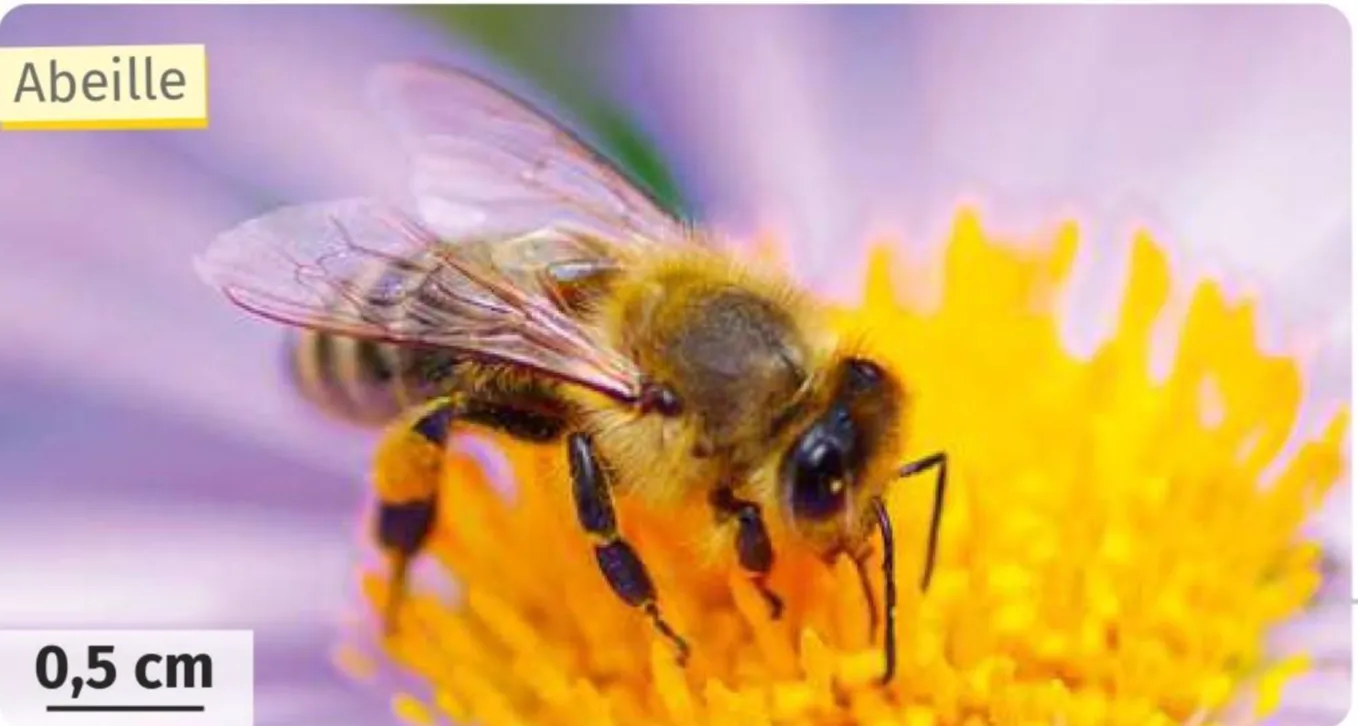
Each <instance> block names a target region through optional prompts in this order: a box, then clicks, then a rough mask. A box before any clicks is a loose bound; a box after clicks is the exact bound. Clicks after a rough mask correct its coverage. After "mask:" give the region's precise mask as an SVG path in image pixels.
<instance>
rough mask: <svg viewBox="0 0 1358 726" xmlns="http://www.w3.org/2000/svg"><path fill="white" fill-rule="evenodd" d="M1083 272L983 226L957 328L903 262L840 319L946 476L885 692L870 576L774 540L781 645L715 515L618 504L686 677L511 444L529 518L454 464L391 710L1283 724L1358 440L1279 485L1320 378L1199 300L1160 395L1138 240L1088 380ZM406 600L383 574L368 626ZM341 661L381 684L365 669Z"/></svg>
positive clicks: (1321, 445) (972, 247) (1218, 295)
mask: <svg viewBox="0 0 1358 726" xmlns="http://www.w3.org/2000/svg"><path fill="white" fill-rule="evenodd" d="M1077 246H1078V239H1077V235H1076V232H1075V229H1074V228H1073V227H1070V228H1067V229H1065V230H1064V231H1063V232H1062V233H1061V234H1059V235H1057V237H1056V239H1055V243H1054V244H1053V245H1050V246H1047V247H1046V248H1043V249H1040V250H1035V249H1028V248H1025V249H1022V250H1020V249H1017V248H1012V247H1008V246H1004V245H1000V244H997V243H995V242H994V241H992V240H989V239H987V238H986V237H985V236H984V235H983V234H982V231H981V229H980V226H979V224H978V222H977V220H976V219H975V217H974V216H972V215H971V214H963V215H962V216H961V217H959V220H958V223H957V225H956V227H955V230H954V233H953V236H952V238H951V240H950V244H949V246H948V247H947V251H946V256H945V260H944V265H943V271H942V278H941V283H942V284H941V291H942V296H941V300H940V301H939V303H938V304H937V305H935V306H932V307H931V309H930V310H928V311H927V312H922V311H921V310H919V309H918V308H917V307H916V306H913V305H910V304H908V303H907V302H905V301H904V300H905V295H904V294H903V292H902V291H903V289H905V288H908V287H909V285H910V284H911V283H910V281H911V280H912V279H919V278H920V276H923V275H937V274H939V273H938V272H937V271H933V270H926V269H922V268H920V267H909V266H902V265H898V264H897V263H896V262H893V261H892V259H891V258H890V257H889V256H888V255H887V254H886V253H885V251H883V252H881V253H880V254H877V255H875V256H874V258H873V261H872V264H871V267H870V271H869V274H868V280H867V282H866V287H865V296H864V300H863V302H862V303H861V304H860V305H858V306H856V307H853V308H852V309H845V310H842V311H840V316H841V317H842V322H843V324H844V325H845V326H846V328H852V329H855V330H866V331H867V332H868V333H869V334H870V335H871V336H872V338H871V339H872V340H873V341H874V345H875V348H876V350H878V351H879V353H880V355H882V356H883V358H884V362H885V363H886V364H887V365H890V366H892V367H893V368H894V369H895V370H896V371H898V373H899V374H900V375H901V376H902V378H903V379H904V380H906V381H907V382H908V383H909V385H910V387H911V390H912V392H913V397H912V409H911V420H910V422H909V423H910V425H909V426H908V431H909V436H910V440H909V442H908V446H909V449H910V450H911V451H912V452H915V453H917V454H921V455H922V454H927V453H932V452H934V451H939V450H945V451H947V452H948V453H949V456H950V466H951V471H950V477H951V478H950V490H949V499H948V505H947V509H946V512H945V515H944V523H943V527H942V535H941V541H940V547H939V561H938V564H937V570H936V572H935V576H934V582H933V585H932V586H931V588H930V590H929V591H928V593H927V594H925V595H921V594H920V593H919V592H918V591H916V590H915V589H913V588H911V587H910V583H913V582H917V581H918V575H919V568H920V567H921V565H922V560H923V548H924V542H925V537H924V534H925V532H926V530H927V522H928V511H929V505H930V500H929V496H930V491H929V490H930V488H929V487H927V486H923V485H919V484H913V485H912V484H902V485H899V486H898V487H897V489H896V490H895V491H894V492H893V493H892V495H891V498H890V502H889V507H890V510H891V513H892V517H893V519H894V521H895V522H896V532H897V548H898V551H897V552H896V557H897V562H898V567H899V580H900V583H901V585H900V586H901V592H900V602H899V608H898V620H899V635H898V640H899V647H900V663H899V668H898V672H897V676H896V678H895V680H894V681H893V682H892V684H891V685H890V686H889V687H887V688H882V687H881V686H879V685H878V684H877V682H876V679H877V677H878V676H879V674H880V672H881V668H882V653H881V648H880V642H879V640H878V639H877V638H879V637H880V635H879V636H877V638H875V637H874V636H873V635H872V634H871V633H870V627H871V623H870V621H869V616H868V613H867V610H866V608H865V605H864V601H863V593H862V591H861V589H860V587H859V583H858V580H857V577H856V573H855V570H854V568H853V566H852V563H849V562H839V563H837V564H833V565H827V564H825V563H822V562H821V561H820V560H818V559H815V558H813V557H811V556H810V555H808V554H805V553H801V552H798V551H797V550H796V549H795V548H793V547H792V546H791V545H788V544H786V543H776V544H777V545H780V550H779V560H778V565H777V567H776V569H775V571H774V573H773V576H772V579H771V583H770V584H771V585H772V587H773V588H774V589H775V590H777V591H778V592H779V593H780V594H782V595H783V597H784V599H785V601H786V610H785V614H784V617H783V618H782V619H781V620H778V621H772V620H770V619H769V616H768V610H767V608H766V607H765V604H764V602H763V601H762V599H761V597H760V595H759V593H758V592H757V590H755V589H754V587H753V586H752V585H751V584H750V583H749V581H748V580H747V578H746V577H745V576H744V575H742V574H741V573H740V572H738V571H736V570H735V569H734V568H733V567H731V566H730V565H728V564H725V563H718V564H716V565H713V566H697V565H695V563H696V562H697V561H698V560H699V558H698V557H697V556H695V547H698V546H699V545H698V543H696V542H695V541H694V539H693V536H692V533H693V532H694V531H696V530H695V529H694V528H692V527H690V526H689V525H690V524H693V523H695V522H697V521H698V518H701V517H707V516H710V515H709V514H708V513H707V512H706V511H697V510H696V508H695V510H694V511H680V512H677V513H676V512H673V511H668V510H667V511H663V512H657V511H649V510H647V509H644V508H642V506H641V505H638V504H634V503H630V502H628V501H626V500H623V501H621V502H620V503H619V517H620V520H621V522H622V527H623V530H624V532H625V534H626V535H627V536H628V538H629V539H630V540H631V541H633V542H634V543H635V544H636V546H637V549H638V551H639V552H640V553H641V555H642V556H643V558H644V559H645V560H646V562H647V563H648V565H649V567H650V568H651V571H652V574H653V576H654V579H655V581H656V586H657V589H658V591H659V593H660V600H661V602H662V604H663V606H664V608H665V611H666V614H667V616H668V618H669V619H670V620H671V622H672V623H673V625H674V626H675V628H676V629H677V630H678V631H680V632H681V633H683V634H684V635H685V636H686V637H687V638H688V639H689V641H690V643H691V644H692V646H693V649H694V650H693V657H692V659H691V661H690V663H689V664H688V666H687V667H686V668H680V667H679V666H678V665H677V664H676V663H675V662H674V659H673V653H672V651H671V650H670V649H669V648H668V646H667V644H666V643H665V642H664V641H663V640H662V639H660V638H658V637H657V636H656V635H655V633H654V632H653V630H652V628H651V627H650V624H649V623H648V621H647V620H646V618H645V617H644V615H643V614H641V613H640V612H637V611H635V610H633V609H630V608H628V607H626V606H625V605H624V604H622V603H621V602H620V601H618V599H617V598H616V597H615V596H614V595H613V594H612V592H611V591H610V590H609V588H608V586H607V585H606V584H605V582H604V580H603V578H602V577H601V576H600V574H599V572H598V570H597V567H596V564H595V561H594V557H593V555H592V554H591V550H590V546H589V541H588V540H587V538H586V536H585V535H584V534H583V533H582V532H580V531H579V529H578V527H577V526H576V522H575V517H574V512H573V509H572V504H571V500H570V487H569V485H568V483H567V480H566V472H565V468H564V462H563V460H562V459H563V457H562V456H561V454H560V452H557V451H553V450H550V449H540V448H533V447H529V446H527V445H523V444H517V443H514V442H509V441H505V442H502V449H503V451H504V452H505V453H506V455H507V457H508V459H509V461H510V463H511V467H512V470H513V479H514V482H515V487H514V491H513V492H512V494H510V495H508V496H506V495H505V494H504V492H503V491H502V490H501V489H500V488H497V486H496V485H495V483H494V482H492V481H490V479H489V477H488V476H487V475H485V474H483V472H482V470H481V468H480V467H478V466H477V464H476V462H475V460H473V459H472V458H471V457H469V456H466V455H463V454H453V455H452V465H451V466H450V467H449V469H450V470H449V472H448V476H447V484H446V486H447V488H448V490H447V492H446V494H445V495H444V496H443V497H442V501H444V502H447V503H448V504H447V505H446V506H444V507H443V509H442V512H441V521H440V525H439V527H438V530H437V533H436V535H435V539H434V542H433V543H432V545H431V547H430V550H429V554H428V557H431V558H433V559H434V560H435V561H436V562H437V563H438V565H439V566H440V567H442V568H445V569H446V570H447V571H448V572H449V573H450V574H451V575H452V576H453V577H454V578H455V579H456V580H457V581H458V582H459V583H460V594H459V595H458V596H457V597H456V598H451V599H450V598H447V597H443V596H440V595H436V594H433V593H432V592H430V591H427V590H421V589H420V587H419V584H418V583H415V590H414V592H413V593H412V594H411V597H410V599H409V601H408V606H407V607H406V608H405V609H404V610H403V613H404V614H403V618H402V620H401V624H400V625H401V627H400V629H399V630H398V631H397V634H396V635H394V636H393V637H391V638H389V639H387V640H385V641H383V643H382V645H381V646H378V648H380V650H381V651H382V652H381V654H380V655H381V656H384V657H385V658H386V659H389V660H390V661H391V662H393V663H395V664H397V665H398V666H399V667H400V668H401V669H403V670H404V671H405V672H406V673H407V675H409V676H411V677H413V678H414V680H415V681H416V683H417V684H418V687H417V688H415V689H414V691H415V693H417V694H419V695H418V696H416V695H411V694H410V693H406V692H402V693H400V694H394V695H393V709H394V711H395V712H396V713H397V714H398V715H399V716H400V717H401V718H402V719H403V720H405V721H407V722H409V723H412V724H422V725H423V724H431V723H464V722H476V723H481V724H485V725H486V726H509V725H510V724H531V725H533V726H547V725H548V724H561V725H562V726H567V725H570V726H576V725H578V724H590V725H591V726H604V725H606V724H676V725H679V726H692V725H694V724H714V725H717V724H732V725H735V724H741V725H742V726H744V725H749V724H873V725H878V724H880V725H886V724H903V725H907V726H942V725H944V724H961V725H965V726H973V725H976V726H979V725H981V724H992V723H994V724H1066V725H1069V726H1081V725H1086V724H1087V725H1090V726H1095V725H1097V726H1104V725H1105V724H1114V725H1116V724H1129V725H1130V724H1135V725H1136V726H1143V725H1145V724H1152V725H1154V724H1187V723H1193V724H1200V723H1212V722H1214V719H1216V718H1217V714H1218V713H1219V710H1220V709H1221V708H1222V707H1223V706H1224V705H1225V704H1227V703H1228V702H1232V701H1237V700H1240V699H1242V698H1245V699H1249V700H1254V701H1255V702H1256V703H1257V705H1258V706H1259V707H1260V708H1262V709H1264V710H1266V709H1267V708H1269V707H1272V706H1273V705H1275V704H1276V702H1277V696H1278V693H1279V692H1280V689H1282V688H1283V687H1284V686H1285V683H1286V681H1287V679H1288V678H1289V677H1291V676H1292V675H1294V674H1295V673H1296V672H1298V671H1299V670H1300V669H1301V668H1303V667H1304V665H1305V657H1304V655H1301V654H1277V653H1271V652H1268V651H1266V650H1265V648H1264V645H1263V644H1264V642H1265V640H1264V636H1265V635H1266V633H1267V632H1268V630H1269V629H1270V627H1272V626H1273V625H1275V624H1277V623H1279V622H1280V621H1282V620H1285V619H1288V618H1290V617H1295V616H1296V615H1297V614H1298V613H1299V612H1301V611H1302V610H1303V609H1305V608H1306V607H1307V606H1308V603H1309V601H1310V599H1311V598H1312V596H1313V595H1314V594H1315V592H1316V591H1317V588H1318V586H1319V584H1320V579H1321V574H1320V556H1319V554H1320V553H1319V549H1318V547H1317V546H1316V545H1315V544H1313V543H1309V542H1307V541H1305V540H1304V539H1303V538H1302V536H1301V534H1300V525H1301V524H1302V522H1303V520H1304V519H1305V518H1306V517H1307V516H1308V515H1309V514H1310V513H1311V512H1313V511H1314V509H1315V508H1316V507H1318V506H1319V505H1320V502H1321V499H1322V497H1323V495H1324V494H1325V493H1326V491H1327V490H1328V488H1329V487H1331V486H1332V485H1333V484H1334V483H1335V482H1336V481H1337V480H1338V479H1339V477H1340V476H1341V473H1342V469H1343V466H1344V461H1343V455H1342V448H1341V447H1342V445H1343V437H1344V435H1345V429H1346V426H1347V415H1346V413H1340V414H1337V415H1336V416H1335V417H1334V419H1333V420H1332V422H1331V423H1330V424H1329V426H1328V428H1326V429H1325V431H1324V432H1323V433H1322V434H1321V435H1320V436H1319V437H1317V438H1316V439H1315V440H1313V441H1309V442H1303V443H1302V444H1301V445H1300V447H1299V448H1297V449H1296V450H1295V452H1294V453H1290V454H1288V455H1287V456H1288V458H1287V459H1286V460H1285V461H1283V462H1281V466H1279V467H1277V471H1278V472H1279V473H1277V474H1276V475H1275V476H1272V477H1269V478H1265V471H1266V468H1267V467H1269V465H1270V464H1271V463H1273V460H1274V459H1275V458H1278V456H1279V455H1280V453H1282V452H1283V446H1284V444H1285V443H1286V442H1287V439H1288V437H1289V435H1290V433H1291V432H1292V430H1293V427H1294V424H1295V419H1296V417H1297V413H1298V405H1299V401H1300V397H1301V386H1302V381H1301V378H1300V373H1299V370H1298V367H1297V365H1296V363H1295V362H1294V361H1293V360H1291V359H1289V358H1286V357H1278V356H1273V355H1268V354H1265V353H1263V352H1261V351H1260V350H1259V348H1258V346H1257V343H1256V341H1255V321H1254V314H1255V313H1254V309H1253V308H1252V307H1251V306H1250V304H1249V303H1239V304H1235V303H1230V302H1228V300H1227V298H1226V297H1225V295H1224V294H1223V292H1222V290H1221V289H1220V288H1219V287H1218V286H1217V285H1215V284H1213V283H1210V282H1209V283H1204V284H1201V285H1199V286H1198V287H1196V288H1195V289H1194V291H1193V293H1194V294H1193V296H1192V302H1191V305H1190V307H1189V311H1188V313H1187V317H1186V319H1185V320H1184V322H1183V325H1182V328H1181V330H1180V331H1179V335H1178V336H1177V346H1176V350H1175V353H1174V356H1175V357H1174V359H1173V363H1172V366H1171V369H1170V372H1169V375H1168V376H1167V377H1156V376H1153V375H1152V374H1151V368H1150V364H1149V360H1150V349H1151V334H1152V327H1153V326H1154V325H1155V323H1156V321H1157V320H1158V319H1159V316H1160V315H1161V313H1162V309H1163V307H1164V305H1165V303H1166V300H1167V298H1168V296H1169V293H1170V291H1171V285H1172V283H1173V280H1172V277H1171V275H1170V271H1169V268H1168V265H1167V263H1166V260H1165V258H1164V256H1163V254H1162V253H1161V251H1160V250H1159V248H1158V247H1157V246H1156V244H1155V243H1154V242H1153V241H1152V240H1150V239H1149V238H1146V237H1142V238H1139V239H1137V240H1136V243H1135V247H1134V253H1133V257H1132V263H1131V266H1130V272H1129V279H1128V281H1127V285H1126V288H1125V292H1124V296H1123V300H1122V306H1121V311H1120V317H1119V320H1118V325H1117V328H1116V331H1115V333H1114V335H1113V336H1112V337H1111V338H1110V340H1109V341H1108V342H1107V343H1106V344H1104V345H1103V346H1102V347H1101V348H1100V349H1098V350H1097V351H1096V352H1095V353H1094V354H1093V355H1092V357H1084V358H1077V357H1076V356H1074V355H1072V354H1071V353H1069V352H1068V351H1067V350H1066V348H1064V347H1063V345H1062V342H1061V339H1060V333H1059V328H1058V319H1057V314H1056V310H1057V303H1058V298H1059V296H1060V293H1061V292H1062V290H1063V286H1064V284H1065V283H1066V281H1067V278H1068V275H1069V272H1070V268H1071V263H1072V260H1073V259H1074V256H1075V253H1076V250H1077ZM1204 387H1206V388H1207V389H1209V390H1210V391H1211V393H1210V395H1208V396H1204V394H1203V391H1204ZM1204 407H1207V409H1206V410H1205V409H1204ZM1204 414H1205V415H1204ZM874 572H875V570H874ZM385 583H386V575H385V572H382V571H377V570H374V571H371V572H368V573H366V574H365V577H364V589H365V595H366V598H367V599H368V601H369V604H370V607H371V608H372V610H373V612H374V613H375V614H380V613H382V612H383V609H384V607H385V603H386V598H387V595H388V593H387V591H386V584H385ZM875 586H876V587H877V588H879V592H880V586H881V583H880V580H877V581H876V582H875ZM374 627H376V626H374ZM356 640H361V638H357V639H356ZM350 646H351V648H358V647H360V646H358V645H357V644H354V643H351V644H350ZM377 655H378V654H374V656H377ZM343 660H344V661H345V662H346V663H348V664H349V668H348V669H349V670H365V669H361V668H358V667H356V665H355V664H358V663H362V662H363V660H362V659H361V658H360V657H358V656H357V655H355V654H354V652H351V651H350V650H346V651H345V655H344V658H343Z"/></svg>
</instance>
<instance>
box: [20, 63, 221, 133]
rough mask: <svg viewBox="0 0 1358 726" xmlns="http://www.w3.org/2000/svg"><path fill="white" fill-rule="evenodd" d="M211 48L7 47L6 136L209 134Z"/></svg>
mask: <svg viewBox="0 0 1358 726" xmlns="http://www.w3.org/2000/svg"><path fill="white" fill-rule="evenodd" d="M207 107H208V73H207V46H206V45H202V44H198V45H188V44H180V45H101V46H51V47H44V48H19V47H4V48H0V130H4V131H97V130H128V129H141V130H155V129H203V128H207Z"/></svg>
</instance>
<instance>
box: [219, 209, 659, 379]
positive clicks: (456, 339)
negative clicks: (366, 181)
mask: <svg viewBox="0 0 1358 726" xmlns="http://www.w3.org/2000/svg"><path fill="white" fill-rule="evenodd" d="M600 249H601V248H598V247H592V246H591V243H589V242H587V241H586V240H585V239H583V238H576V237H572V236H569V235H554V234H552V233H550V232H548V233H544V234H540V235H538V236H536V237H534V238H532V239H531V240H529V241H528V242H522V241H521V242H519V243H515V244H510V243H508V242H506V243H505V244H499V243H498V242H496V243H488V244H478V243H468V244H445V243H443V242H440V241H439V240H438V239H437V238H436V237H435V236H433V235H432V234H431V233H430V232H429V231H428V230H426V229H425V228H424V227H422V226H421V225H420V224H418V223H417V222H415V221H414V219H413V218H412V217H411V216H410V215H408V214H406V213H405V212H402V211H400V210H398V209H396V208H394V207H390V206H387V205H385V204H383V203H380V202H376V201H370V200H362V199H355V200H344V201H338V202H324V203H316V204H306V205H300V206H293V207H284V208H282V209H279V210H276V211H274V212H271V213H269V214H266V215H264V216H262V217H258V218H256V219H253V220H250V221H248V222H245V223H244V224H242V225H240V226H238V227H236V228H234V229H232V230H229V231H227V232H226V233H224V234H222V235H221V236H220V237H218V238H217V239H216V240H215V241H214V242H213V244H212V245H211V246H210V247H209V248H208V250H207V252H206V253H205V254H204V255H203V256H202V257H200V258H199V259H198V263H197V266H198V270H199V273H200V274H201V275H202V276H203V277H204V278H205V279H206V280H207V281H208V282H209V283H211V284H213V285H215V286H217V287H218V288H220V289H221V290H222V291H223V292H224V293H225V294H226V295H227V296H228V297H229V298H230V299H231V300H232V301H234V302H235V303H237V304H238V305H240V306H241V307H244V308H246V309H247V310H250V311H252V312H254V313H256V314H259V315H262V316H264V317H267V318H271V319H274V320H277V321H280V322H284V323H288V324H292V325H300V326H304V327H310V328H316V329H321V330H326V331H330V332H334V333H339V334H341V335H349V336H353V337H359V338H368V339H372V340H381V341H386V342H391V343H398V344H407V345H431V346H439V347H443V348H448V349H453V350H459V351H462V352H465V353H467V354H469V355H471V356H474V357H481V358H489V359H495V360H501V361H505V362H509V363H515V364H518V365H523V366H527V367H530V368H534V369H537V370H540V371H542V372H544V373H547V374H550V375H553V376H556V377H558V378H561V379H564V380H568V381H572V382H575V383H579V384H582V385H585V386H589V387H591V388H594V389H596V390H599V391H601V392H603V393H606V394H608V395H611V396H614V397H616V398H618V399H621V400H628V401H630V400H634V399H635V398H636V396H637V395H638V392H639V390H640V384H641V375H640V373H639V372H638V371H637V369H636V368H635V367H634V366H633V364H632V362H631V361H629V360H628V359H626V358H624V357H622V356H621V355H619V354H618V353H617V352H615V351H613V350H612V349H610V348H609V347H608V346H607V345H606V344H604V343H603V342H601V341H599V340H598V338H597V336H596V334H595V333H594V331H593V330H591V329H590V328H589V327H588V326H586V325H584V324H583V323H581V322H580V321H579V320H577V319H575V318H574V317H572V316H571V315H570V314H569V313H568V312H567V311H566V310H565V309H563V307H561V306H559V305H557V304H556V303H555V302H554V298H553V297H552V296H551V295H550V294H549V291H548V290H547V289H546V285H545V283H544V282H542V276H541V275H534V274H528V272H527V267H524V266H523V265H520V266H519V268H517V269H516V268H514V267H513V266H502V265H501V264H500V263H499V262H497V260H496V258H497V257H498V258H501V259H509V260H511V261H518V262H527V261H528V260H530V257H529V256H528V255H527V254H526V252H527V251H529V250H535V254H537V255H538V256H539V257H541V258H543V259H546V260H548V262H549V263H550V261H552V260H566V259H601V256H600ZM516 250H522V251H523V252H522V253H520V252H517V251H516ZM507 251H516V252H514V253H513V254H509V255H506V254H504V253H505V252H507ZM538 266H539V267H540V266H541V265H540V263H539V264H538Z"/></svg>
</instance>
